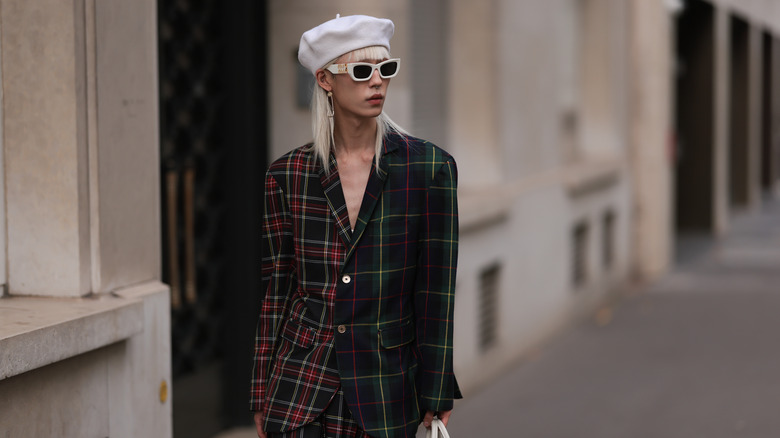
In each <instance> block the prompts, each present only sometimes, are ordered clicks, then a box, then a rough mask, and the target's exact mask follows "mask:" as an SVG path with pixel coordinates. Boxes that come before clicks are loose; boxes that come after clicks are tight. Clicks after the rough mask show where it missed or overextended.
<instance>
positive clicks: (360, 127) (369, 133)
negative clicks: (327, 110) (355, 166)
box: [333, 117, 377, 155]
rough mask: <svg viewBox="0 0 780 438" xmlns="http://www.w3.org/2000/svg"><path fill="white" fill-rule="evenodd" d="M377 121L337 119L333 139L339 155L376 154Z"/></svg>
mask: <svg viewBox="0 0 780 438" xmlns="http://www.w3.org/2000/svg"><path fill="white" fill-rule="evenodd" d="M376 129H377V121H376V118H375V117H371V118H368V119H364V118H361V119H350V118H344V117H341V118H339V117H337V118H336V120H335V127H334V133H333V139H334V140H335V142H336V145H335V146H336V153H337V154H350V155H351V154H356V153H370V154H371V155H373V154H374V146H375V145H376Z"/></svg>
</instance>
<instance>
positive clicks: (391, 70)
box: [379, 61, 398, 77]
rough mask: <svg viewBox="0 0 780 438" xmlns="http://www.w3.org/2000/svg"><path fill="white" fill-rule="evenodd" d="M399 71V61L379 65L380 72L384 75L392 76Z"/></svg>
mask: <svg viewBox="0 0 780 438" xmlns="http://www.w3.org/2000/svg"><path fill="white" fill-rule="evenodd" d="M397 71H398V62H396V61H393V62H387V63H385V64H382V66H381V67H379V73H381V74H382V76H384V77H387V76H392V75H394V74H395V72H397Z"/></svg>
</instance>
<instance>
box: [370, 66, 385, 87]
mask: <svg viewBox="0 0 780 438" xmlns="http://www.w3.org/2000/svg"><path fill="white" fill-rule="evenodd" d="M368 85H369V86H371V87H378V86H380V85H382V77H381V76H379V69H375V70H374V71H373V72H372V73H371V79H369V80H368Z"/></svg>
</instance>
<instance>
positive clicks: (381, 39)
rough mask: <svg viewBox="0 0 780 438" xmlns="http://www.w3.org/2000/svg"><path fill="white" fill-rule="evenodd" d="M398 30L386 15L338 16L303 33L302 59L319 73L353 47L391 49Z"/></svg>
mask: <svg viewBox="0 0 780 438" xmlns="http://www.w3.org/2000/svg"><path fill="white" fill-rule="evenodd" d="M394 30H395V26H394V25H393V22H392V21H390V20H388V19H386V18H375V17H369V16H367V15H349V16H346V17H340V16H336V18H334V19H333V20H330V21H326V22H324V23H322V24H320V25H319V26H317V27H315V28H313V29H309V30H307V31H306V32H304V33H303V35H302V36H301V43H300V45H299V46H298V61H300V62H301V65H303V66H304V67H306V68H308V69H309V70H311V72H312V73H315V72H316V71H317V69H319V68H322V67H324V66H325V64H326V63H328V62H330V61H332V60H334V59H336V58H338V57H339V56H341V55H343V54H345V53H349V52H351V51H353V50H357V49H362V48H364V47H370V46H385V47H387V50H390V38H392V36H393V32H394Z"/></svg>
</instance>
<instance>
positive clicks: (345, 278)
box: [341, 275, 352, 284]
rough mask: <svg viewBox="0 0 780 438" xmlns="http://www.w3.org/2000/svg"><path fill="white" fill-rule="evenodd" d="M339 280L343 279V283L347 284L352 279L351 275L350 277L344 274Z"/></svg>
mask: <svg viewBox="0 0 780 438" xmlns="http://www.w3.org/2000/svg"><path fill="white" fill-rule="evenodd" d="M341 281H343V282H344V284H347V283H349V282H350V281H352V277H350V276H349V275H345V276H343V277H341Z"/></svg>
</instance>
